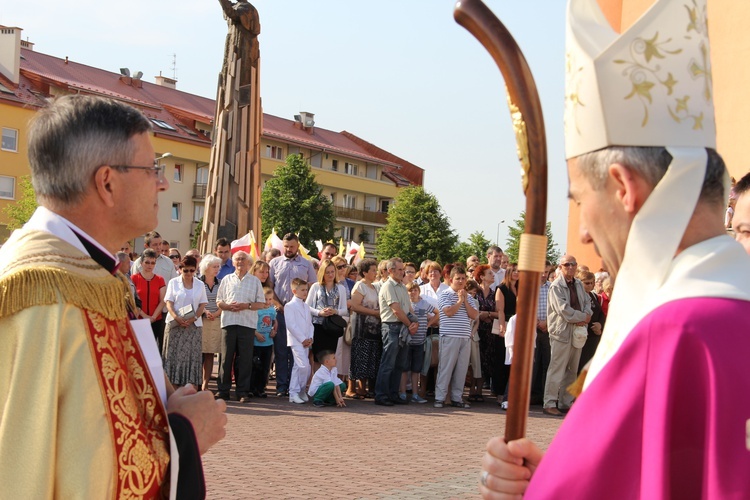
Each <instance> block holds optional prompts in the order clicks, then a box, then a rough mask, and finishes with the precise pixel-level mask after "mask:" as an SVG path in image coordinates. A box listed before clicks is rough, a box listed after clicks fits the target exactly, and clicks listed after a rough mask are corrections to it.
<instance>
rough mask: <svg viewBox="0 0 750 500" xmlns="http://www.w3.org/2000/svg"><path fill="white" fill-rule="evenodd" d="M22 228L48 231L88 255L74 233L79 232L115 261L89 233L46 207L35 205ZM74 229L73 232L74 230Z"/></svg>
mask: <svg viewBox="0 0 750 500" xmlns="http://www.w3.org/2000/svg"><path fill="white" fill-rule="evenodd" d="M23 228H24V229H28V230H33V231H42V232H45V233H50V234H53V235H55V236H57V237H58V238H60V239H61V240H63V241H64V242H66V243H68V244H70V245H72V246H74V247H75V248H76V249H78V250H79V251H80V252H81V253H84V254H86V255H89V252H88V251H87V250H86V247H84V246H83V243H81V240H79V239H78V237H77V236H76V234H75V233H78V234H80V235H81V236H83V237H84V238H86V239H87V240H88V241H90V242H91V243H92V244H93V245H95V246H96V247H98V248H99V249H100V250H101V251H102V252H103V253H104V254H105V255H111V256H112V260H113V261H116V258H115V256H114V255H113V254H112V252H110V251H109V250H107V249H106V248H104V247H103V246H102V245H101V244H100V243H99V242H98V241H96V239H94V238H92V237H91V235H89V234H88V233H87V232H86V231H84V230H83V229H81V228H79V227H78V226H76V225H75V224H73V223H72V222H70V221H69V220H68V219H66V218H65V217H63V216H62V215H60V214H57V213H55V212H53V211H52V210H50V209H48V208H46V207H42V206H40V207H37V209H36V210H35V211H34V215H32V216H31V218H30V219H29V221H28V222H27V223H26V224H24V226H23ZM74 231H75V232H74Z"/></svg>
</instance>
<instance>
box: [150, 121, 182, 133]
mask: <svg viewBox="0 0 750 500" xmlns="http://www.w3.org/2000/svg"><path fill="white" fill-rule="evenodd" d="M151 121H152V122H154V125H156V126H157V127H159V128H163V129H164V130H174V131H177V129H176V128H174V127H173V126H172V125H170V124H169V123H167V122H165V121H163V120H157V119H156V118H151Z"/></svg>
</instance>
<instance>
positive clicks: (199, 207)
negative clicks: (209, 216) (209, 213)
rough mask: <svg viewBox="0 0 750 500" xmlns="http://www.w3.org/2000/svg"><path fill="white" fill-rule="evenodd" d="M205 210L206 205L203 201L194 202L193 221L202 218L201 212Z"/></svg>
mask: <svg viewBox="0 0 750 500" xmlns="http://www.w3.org/2000/svg"><path fill="white" fill-rule="evenodd" d="M205 210H206V205H205V204H203V203H196V204H195V205H193V222H198V221H200V220H201V219H202V218H203V213H204V211H205Z"/></svg>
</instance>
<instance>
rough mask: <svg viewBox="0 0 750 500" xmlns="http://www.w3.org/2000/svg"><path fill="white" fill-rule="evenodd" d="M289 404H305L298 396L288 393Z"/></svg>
mask: <svg viewBox="0 0 750 500" xmlns="http://www.w3.org/2000/svg"><path fill="white" fill-rule="evenodd" d="M289 402H290V403H297V404H300V405H301V404H303V403H304V402H305V400H304V399H302V398H301V397H299V394H295V393H291V392H290V393H289Z"/></svg>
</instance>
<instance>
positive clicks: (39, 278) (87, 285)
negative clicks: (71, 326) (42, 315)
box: [0, 267, 130, 320]
mask: <svg viewBox="0 0 750 500" xmlns="http://www.w3.org/2000/svg"><path fill="white" fill-rule="evenodd" d="M125 286H126V285H124V284H123V282H121V281H120V280H119V279H116V278H114V277H113V276H110V275H108V276H102V277H100V278H91V277H84V276H81V275H79V274H75V273H71V272H69V271H66V270H63V269H59V268H53V267H36V268H25V269H21V270H19V271H18V272H15V273H12V274H9V275H6V276H3V277H2V278H1V279H0V318H3V317H7V316H10V315H12V314H15V313H17V312H20V311H22V310H24V309H27V308H29V307H34V306H46V305H51V304H57V303H60V302H62V303H65V304H70V305H74V306H76V307H80V308H81V309H86V310H88V311H92V312H96V313H98V314H101V315H102V316H104V317H105V318H107V319H109V320H115V319H120V318H123V317H124V316H125V315H126V314H127V312H126V309H125V303H126V302H125V301H126V297H127V296H128V295H129V294H130V289H129V288H123V287H125Z"/></svg>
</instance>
